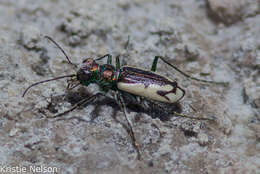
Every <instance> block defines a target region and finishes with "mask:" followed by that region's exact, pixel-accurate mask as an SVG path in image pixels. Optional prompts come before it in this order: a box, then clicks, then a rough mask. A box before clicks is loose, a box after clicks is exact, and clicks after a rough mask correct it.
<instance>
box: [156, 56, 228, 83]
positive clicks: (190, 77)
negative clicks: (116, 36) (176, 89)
mask: <svg viewBox="0 0 260 174" xmlns="http://www.w3.org/2000/svg"><path fill="white" fill-rule="evenodd" d="M158 59H161V60H162V61H163V62H164V63H166V64H167V65H169V66H170V67H172V68H173V69H175V70H176V71H178V72H179V73H181V74H182V75H183V76H185V77H186V78H189V79H192V80H196V81H199V82H204V83H212V84H216V85H224V86H228V85H229V83H228V82H215V81H210V80H203V79H198V78H196V77H192V76H190V75H188V74H186V73H185V72H183V71H181V70H180V69H179V68H177V67H176V66H174V65H172V64H170V63H169V62H168V61H167V60H165V58H164V57H162V56H155V57H154V60H153V65H152V71H155V70H156V65H157V62H158Z"/></svg>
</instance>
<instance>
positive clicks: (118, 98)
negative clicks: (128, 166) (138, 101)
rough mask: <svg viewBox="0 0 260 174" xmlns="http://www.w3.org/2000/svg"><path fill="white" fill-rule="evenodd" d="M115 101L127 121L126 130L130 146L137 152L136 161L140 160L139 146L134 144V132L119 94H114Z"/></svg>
mask: <svg viewBox="0 0 260 174" xmlns="http://www.w3.org/2000/svg"><path fill="white" fill-rule="evenodd" d="M116 100H117V102H118V104H119V106H120V107H121V109H122V111H123V112H124V116H125V119H126V121H127V125H128V128H129V130H128V133H129V135H130V137H131V139H132V144H133V146H134V148H135V149H136V151H137V159H138V160H140V159H141V154H140V151H139V145H138V144H137V143H136V139H135V134H134V131H133V128H132V125H131V121H130V119H129V118H128V116H127V111H126V104H125V102H124V99H123V97H122V95H121V93H120V92H117V93H116Z"/></svg>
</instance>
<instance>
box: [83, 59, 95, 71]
mask: <svg viewBox="0 0 260 174" xmlns="http://www.w3.org/2000/svg"><path fill="white" fill-rule="evenodd" d="M94 62H95V61H94V59H92V58H87V59H85V60H83V62H82V64H83V68H85V69H87V68H91V67H92V65H93V64H94Z"/></svg>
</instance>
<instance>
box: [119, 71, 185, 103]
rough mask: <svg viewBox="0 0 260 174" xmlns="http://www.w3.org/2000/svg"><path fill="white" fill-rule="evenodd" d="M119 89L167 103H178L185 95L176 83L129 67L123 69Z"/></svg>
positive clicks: (149, 72)
mask: <svg viewBox="0 0 260 174" xmlns="http://www.w3.org/2000/svg"><path fill="white" fill-rule="evenodd" d="M117 87H118V89H120V90H122V91H126V92H129V93H131V94H134V95H138V96H143V97H146V98H149V99H152V100H156V101H160V102H166V103H174V102H177V101H179V100H180V99H181V98H182V97H183V96H184V94H185V91H184V90H183V89H181V88H180V87H179V86H178V85H177V82H176V81H173V80H171V79H168V78H166V77H164V76H161V75H158V74H156V73H153V72H151V71H146V70H142V69H138V68H134V67H129V66H124V67H122V68H121V71H120V76H119V78H118V82H117Z"/></svg>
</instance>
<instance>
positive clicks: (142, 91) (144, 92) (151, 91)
mask: <svg viewBox="0 0 260 174" xmlns="http://www.w3.org/2000/svg"><path fill="white" fill-rule="evenodd" d="M117 87H118V89H120V90H122V91H126V92H129V93H131V94H134V95H138V96H143V97H146V98H149V99H152V100H156V101H160V102H166V103H174V102H176V101H178V100H179V99H181V98H182V97H183V91H182V90H180V89H179V88H177V89H176V94H175V93H173V92H170V93H169V94H166V95H165V96H166V97H168V98H169V100H167V98H165V97H164V96H161V95H159V94H158V93H157V91H163V92H164V91H165V92H169V91H171V90H172V89H173V86H171V85H162V86H160V85H157V84H150V85H149V86H148V87H147V88H145V85H144V84H142V83H136V84H131V83H124V82H118V83H117Z"/></svg>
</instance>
